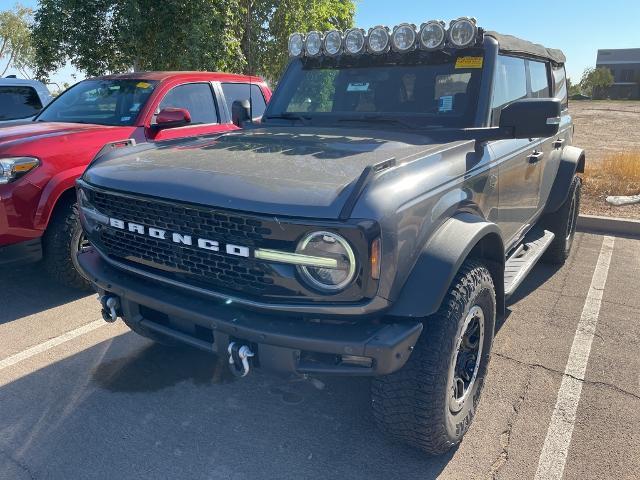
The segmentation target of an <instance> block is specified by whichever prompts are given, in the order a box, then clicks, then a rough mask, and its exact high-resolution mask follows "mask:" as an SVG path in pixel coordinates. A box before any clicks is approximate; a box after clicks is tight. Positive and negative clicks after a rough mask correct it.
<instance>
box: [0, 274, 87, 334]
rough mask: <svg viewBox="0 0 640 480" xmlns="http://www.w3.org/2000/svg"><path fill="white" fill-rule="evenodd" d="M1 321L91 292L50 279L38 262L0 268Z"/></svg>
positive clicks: (9, 320) (40, 310)
mask: <svg viewBox="0 0 640 480" xmlns="http://www.w3.org/2000/svg"><path fill="white" fill-rule="evenodd" d="M0 287H1V289H2V295H0V325H1V324H3V323H8V322H11V321H13V320H17V319H19V318H22V317H26V316H28V315H32V314H35V313H40V312H42V311H44V310H49V309H51V308H54V307H57V306H60V305H64V304H67V303H69V302H73V301H74V300H78V299H80V298H83V297H86V296H87V295H92V293H91V292H88V291H82V290H76V289H73V288H69V287H65V286H62V285H59V284H57V283H56V282H54V281H53V280H51V279H50V278H49V277H48V276H47V274H46V273H45V272H44V269H43V268H42V266H41V265H39V264H34V265H26V266H23V267H16V268H7V267H2V268H0Z"/></svg>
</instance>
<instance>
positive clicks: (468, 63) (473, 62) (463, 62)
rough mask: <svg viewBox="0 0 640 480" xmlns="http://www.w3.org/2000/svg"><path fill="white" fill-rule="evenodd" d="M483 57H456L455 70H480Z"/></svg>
mask: <svg viewBox="0 0 640 480" xmlns="http://www.w3.org/2000/svg"><path fill="white" fill-rule="evenodd" d="M483 61H484V58H483V57H458V59H457V60H456V68H482V64H483Z"/></svg>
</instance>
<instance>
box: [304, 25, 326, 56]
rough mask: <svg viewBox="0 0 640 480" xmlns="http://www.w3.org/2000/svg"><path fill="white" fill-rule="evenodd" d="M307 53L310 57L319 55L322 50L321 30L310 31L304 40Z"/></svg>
mask: <svg viewBox="0 0 640 480" xmlns="http://www.w3.org/2000/svg"><path fill="white" fill-rule="evenodd" d="M304 50H305V54H306V55H307V56H309V57H317V56H319V55H320V53H321V52H322V34H321V33H320V32H316V31H313V32H309V33H307V38H305V40H304Z"/></svg>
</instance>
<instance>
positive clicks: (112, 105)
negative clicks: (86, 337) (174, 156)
mask: <svg viewBox="0 0 640 480" xmlns="http://www.w3.org/2000/svg"><path fill="white" fill-rule="evenodd" d="M270 96H271V92H270V90H269V88H267V85H266V84H265V83H264V82H263V81H262V80H261V79H260V78H257V77H248V76H242V75H232V74H225V73H206V72H149V73H130V74H123V75H109V76H105V77H99V78H92V79H88V80H84V81H82V82H80V83H78V84H76V85H75V86H73V87H71V88H70V89H68V90H67V91H65V92H64V93H63V94H62V95H60V96H59V97H58V98H56V99H55V100H54V101H53V102H51V103H50V104H49V105H48V106H47V107H46V108H45V109H44V110H43V111H42V112H41V113H40V114H39V115H38V116H37V117H36V118H35V119H34V121H33V122H29V123H28V124H22V125H17V126H8V127H6V128H2V129H0V265H6V264H13V263H17V262H25V261H37V260H39V259H41V258H43V257H44V265H45V267H46V269H47V271H48V272H49V273H50V274H51V275H52V276H53V277H54V278H55V279H57V280H59V281H60V282H63V283H66V284H68V285H72V286H76V287H83V286H87V285H88V284H87V282H86V280H85V279H84V278H83V277H82V276H81V275H80V274H79V273H78V272H77V270H76V268H74V266H75V262H76V255H75V252H76V251H77V250H78V249H79V248H82V246H83V245H85V242H84V239H83V236H82V231H81V229H80V227H79V224H78V222H77V220H76V218H77V212H76V208H75V198H76V196H75V191H74V184H75V180H76V179H77V178H78V177H79V176H80V175H81V174H82V172H83V171H84V169H85V168H86V167H87V165H88V164H89V162H90V161H91V159H92V158H94V157H95V155H96V154H97V153H98V152H99V151H100V150H101V149H103V148H118V147H123V146H128V145H131V144H133V143H138V144H139V143H142V142H147V141H151V142H154V143H157V144H159V143H163V142H165V141H168V140H175V139H177V138H183V137H194V136H201V135H209V134H217V133H222V132H228V131H231V130H236V129H238V126H236V124H234V122H233V120H234V119H233V105H234V102H235V103H236V105H239V104H241V103H242V102H245V103H246V101H247V100H248V99H249V98H251V100H252V112H253V116H254V117H255V119H258V118H259V117H260V116H261V115H262V112H263V111H264V109H265V106H266V103H267V102H268V101H269V98H270ZM236 123H239V120H238V119H236Z"/></svg>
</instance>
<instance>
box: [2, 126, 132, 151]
mask: <svg viewBox="0 0 640 480" xmlns="http://www.w3.org/2000/svg"><path fill="white" fill-rule="evenodd" d="M122 128H123V127H110V126H104V125H92V124H84V123H58V122H20V123H18V124H7V125H6V126H5V125H2V126H0V147H3V146H9V145H15V144H18V143H25V142H31V141H38V140H43V139H46V138H55V137H60V136H64V135H71V134H75V133H80V132H92V131H96V132H97V131H104V130H119V129H122ZM126 128H127V129H130V128H131V127H126Z"/></svg>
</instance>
